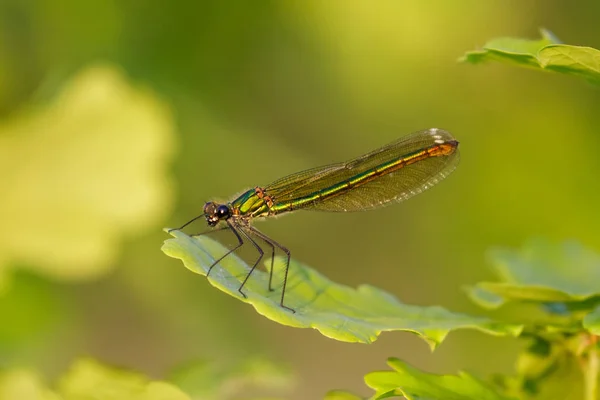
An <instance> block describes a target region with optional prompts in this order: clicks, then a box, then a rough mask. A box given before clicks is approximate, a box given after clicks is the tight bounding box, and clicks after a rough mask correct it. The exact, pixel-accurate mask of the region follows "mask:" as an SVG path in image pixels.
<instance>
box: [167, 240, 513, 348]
mask: <svg viewBox="0 0 600 400" xmlns="http://www.w3.org/2000/svg"><path fill="white" fill-rule="evenodd" d="M171 235H173V236H174V237H175V239H168V240H166V241H165V244H164V245H163V247H162V250H163V252H164V253H165V254H167V255H168V256H170V257H173V258H178V259H181V260H182V261H183V263H184V265H185V266H186V267H187V268H188V269H189V270H190V271H192V272H195V273H197V274H200V275H206V271H207V270H208V268H209V267H210V265H212V263H213V262H214V258H213V257H212V256H211V254H214V255H219V256H220V255H221V254H225V253H226V252H227V249H226V248H225V247H223V246H222V245H221V244H220V243H218V242H215V241H214V240H211V239H210V238H207V237H206V236H199V237H198V236H197V237H193V238H192V237H190V236H188V235H186V234H184V233H183V232H180V231H172V232H171ZM282 262H283V259H278V264H279V265H281V263H282ZM248 271H249V266H248V265H247V264H246V263H244V262H243V261H242V260H241V259H240V258H238V257H237V256H235V255H234V254H231V255H230V256H229V257H226V258H225V259H224V260H222V261H221V262H220V263H219V265H218V266H216V267H215V268H214V269H213V271H211V275H210V278H209V282H210V284H211V285H213V286H215V287H216V288H218V289H220V290H222V291H224V292H225V293H227V294H229V295H231V296H233V297H236V298H238V299H240V300H241V301H244V302H246V303H250V304H252V305H253V306H254V308H255V309H256V311H257V312H258V313H259V314H262V315H264V316H265V317H267V318H269V319H271V320H273V321H276V322H279V323H280V324H283V325H288V326H293V327H298V328H308V327H312V328H315V329H317V330H319V331H320V332H321V333H322V334H323V335H325V336H327V337H330V338H332V339H336V340H340V341H345V342H361V343H371V342H373V341H375V340H376V339H377V336H378V335H379V334H380V333H381V332H382V331H394V330H401V331H408V332H413V333H416V334H417V335H419V336H420V337H422V338H423V339H424V340H426V341H427V343H429V345H430V346H431V348H432V349H433V348H435V347H436V346H437V345H438V344H439V343H441V342H442V340H443V339H444V338H445V337H446V335H447V334H448V332H450V331H452V330H454V329H460V328H472V329H477V330H480V331H483V332H486V333H489V334H493V335H518V334H519V333H520V330H521V327H520V326H516V325H506V324H502V323H497V322H494V321H492V320H490V319H487V318H481V317H473V316H469V315H464V314H457V313H453V312H450V311H447V310H445V309H444V308H442V307H437V306H433V307H418V306H410V305H406V304H402V303H400V302H399V301H398V300H397V299H396V298H394V297H393V296H391V295H390V294H388V293H386V292H384V291H382V290H380V289H377V288H375V287H372V286H368V285H362V286H359V288H358V289H352V288H350V287H347V286H344V285H340V284H336V283H334V282H331V281H330V280H328V279H327V278H325V277H324V276H322V275H321V274H319V273H318V272H316V271H315V270H313V269H311V268H309V267H307V266H305V265H302V264H300V263H298V262H297V261H294V260H292V262H291V264H290V273H289V279H288V286H287V290H286V298H285V302H286V305H288V306H290V307H292V308H294V309H295V311H296V313H292V312H290V311H288V310H285V309H283V308H282V307H280V305H279V301H280V296H281V292H280V290H274V291H273V292H269V291H268V289H267V288H268V279H269V277H268V274H267V273H266V272H262V271H255V272H254V273H253V274H252V278H251V279H249V280H248V282H247V283H246V286H244V292H245V294H246V295H247V296H248V297H247V298H244V297H242V296H241V295H240V293H239V292H238V288H239V286H240V284H241V281H242V280H243V279H244V277H245V276H246V275H247V274H248ZM274 282H277V280H276V279H275V278H274Z"/></svg>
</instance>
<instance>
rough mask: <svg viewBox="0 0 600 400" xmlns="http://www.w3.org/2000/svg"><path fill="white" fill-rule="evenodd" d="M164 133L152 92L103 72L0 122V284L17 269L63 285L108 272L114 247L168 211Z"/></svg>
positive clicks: (94, 71) (167, 122)
mask: <svg viewBox="0 0 600 400" xmlns="http://www.w3.org/2000/svg"><path fill="white" fill-rule="evenodd" d="M172 125H173V120H172V117H171V114H170V112H169V110H168V109H167V107H166V106H165V105H164V104H163V103H161V102H160V101H159V100H158V99H157V98H156V96H155V95H154V94H152V93H151V92H149V91H148V90H144V89H140V88H135V87H132V86H131V85H130V83H129V82H127V80H126V79H125V77H123V75H122V74H121V72H120V71H119V70H117V69H116V68H114V67H111V66H96V67H91V68H89V69H87V70H85V71H83V72H81V73H80V74H79V75H77V76H75V77H74V78H73V79H72V80H71V81H70V82H69V83H68V84H67V85H66V86H65V88H64V89H63V91H62V92H61V93H60V94H59V95H58V96H57V97H56V98H55V99H54V100H53V101H52V102H51V103H50V104H47V105H44V106H38V107H35V108H34V107H32V108H31V109H29V110H27V111H23V112H21V113H20V115H16V116H15V117H13V118H12V119H11V120H5V121H0V171H2V172H1V174H2V175H1V179H0V220H1V221H2V227H3V229H2V231H1V233H0V254H2V256H1V257H0V277H1V276H2V275H5V274H6V269H7V268H8V266H9V265H15V264H18V265H27V266H28V267H30V268H32V269H35V270H36V271H38V272H42V273H44V274H45V275H49V276H52V277H54V278H61V279H89V278H91V277H95V276H98V275H99V274H102V273H104V272H106V270H108V269H109V268H111V267H112V266H113V265H114V260H115V257H116V255H117V251H118V244H119V242H120V241H122V240H123V239H124V237H125V236H127V235H132V234H135V233H139V232H141V231H142V230H143V229H144V228H147V227H149V226H152V225H154V224H156V223H157V222H158V221H159V220H160V219H161V218H162V216H163V215H165V213H166V212H167V211H168V209H169V204H170V202H171V195H170V193H171V192H170V188H169V185H168V184H167V178H166V166H167V165H166V163H167V161H168V158H169V155H170V153H171V152H172V147H173V145H172V141H173V127H172Z"/></svg>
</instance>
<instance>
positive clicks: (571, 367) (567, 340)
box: [497, 335, 585, 400]
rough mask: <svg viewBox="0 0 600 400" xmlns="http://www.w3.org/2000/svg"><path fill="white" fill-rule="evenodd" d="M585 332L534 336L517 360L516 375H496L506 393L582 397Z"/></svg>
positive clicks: (550, 399)
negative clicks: (550, 338) (547, 336)
mask: <svg viewBox="0 0 600 400" xmlns="http://www.w3.org/2000/svg"><path fill="white" fill-rule="evenodd" d="M584 338H585V336H582V335H575V336H571V335H561V336H560V337H557V336H555V337H553V338H552V340H550V341H549V340H546V339H543V338H540V337H535V338H534V341H533V343H532V344H531V346H530V347H529V348H528V349H526V350H525V351H523V352H522V353H521V354H520V355H519V357H518V359H517V363H516V369H517V375H516V376H510V377H507V376H502V377H497V381H498V383H499V384H500V385H501V386H502V387H503V388H504V390H505V391H506V392H507V393H510V394H511V395H514V396H516V397H518V398H521V399H532V400H533V399H543V400H579V399H582V398H583V390H582V387H583V385H584V382H583V376H582V373H581V368H580V367H581V364H580V362H579V361H580V360H578V356H579V353H580V352H581V349H582V348H583V347H582V344H583V342H582V340H584Z"/></svg>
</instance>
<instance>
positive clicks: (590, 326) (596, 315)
mask: <svg viewBox="0 0 600 400" xmlns="http://www.w3.org/2000/svg"><path fill="white" fill-rule="evenodd" d="M583 327H584V328H585V329H587V330H588V331H589V332H590V333H591V334H592V335H597V336H600V305H599V306H596V308H594V309H593V310H592V311H591V312H590V313H589V314H587V315H586V316H585V317H584V318H583Z"/></svg>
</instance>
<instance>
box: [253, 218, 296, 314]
mask: <svg viewBox="0 0 600 400" xmlns="http://www.w3.org/2000/svg"><path fill="white" fill-rule="evenodd" d="M248 229H250V231H251V232H252V233H253V234H255V235H256V236H258V237H259V238H261V239H262V240H264V241H265V242H267V243H269V244H271V245H272V246H277V247H279V248H280V249H281V250H283V252H284V253H285V254H286V256H287V260H286V262H285V273H284V275H283V288H282V290H281V302H280V303H279V305H280V306H281V307H283V308H285V309H288V310H290V311H291V312H293V313H295V312H296V310H294V309H293V308H290V307H288V306H286V305H284V304H283V299H284V297H285V287H286V285H287V279H288V271H289V269H290V258H291V253H290V251H289V250H288V249H287V248H286V247H283V246H282V245H280V244H279V243H277V242H276V241H274V240H273V239H271V238H270V237H268V236H267V235H265V234H264V233H262V232H261V231H259V230H257V229H256V228H254V227H252V226H248ZM272 272H273V269H272V268H271V273H272ZM269 280H270V279H269Z"/></svg>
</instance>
